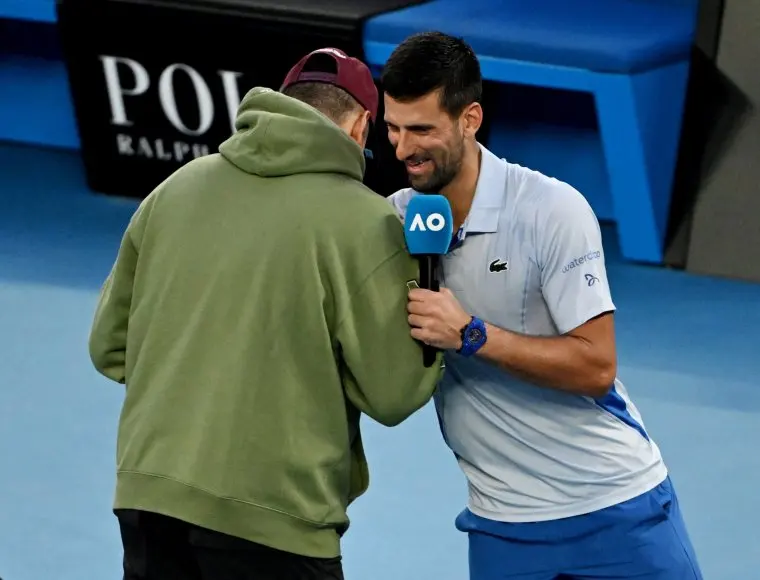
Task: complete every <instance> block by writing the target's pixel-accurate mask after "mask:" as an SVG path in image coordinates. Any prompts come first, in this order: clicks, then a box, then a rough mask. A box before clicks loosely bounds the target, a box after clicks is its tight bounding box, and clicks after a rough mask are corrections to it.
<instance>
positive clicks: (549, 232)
mask: <svg viewBox="0 0 760 580" xmlns="http://www.w3.org/2000/svg"><path fill="white" fill-rule="evenodd" d="M553 193H554V195H553V196H552V198H551V199H546V200H545V201H546V204H545V205H544V210H545V211H543V212H541V213H542V215H541V216H540V217H539V219H538V220H537V222H536V226H537V228H538V229H537V231H536V239H537V244H538V260H539V267H540V269H541V290H542V293H543V296H544V300H545V301H546V304H547V306H548V308H549V312H550V313H551V316H552V319H553V320H554V324H555V326H556V327H557V330H558V331H559V332H560V334H566V333H568V332H570V331H571V330H573V329H575V328H577V327H579V326H581V325H582V324H584V323H585V322H588V321H589V320H591V319H592V318H594V317H595V316H598V315H600V314H603V313H605V312H611V311H614V310H615V305H614V304H613V302H612V297H611V295H610V287H609V283H608V281H607V270H606V268H605V265H604V249H603V248H602V234H601V231H600V230H599V222H598V221H597V219H596V216H595V215H594V212H593V210H592V209H591V206H589V204H588V202H587V201H586V199H585V198H584V197H583V196H582V195H581V194H580V193H578V192H577V191H575V190H574V189H572V188H570V187H567V188H562V189H561V190H559V191H555V192H553ZM547 197H548V196H547Z"/></svg>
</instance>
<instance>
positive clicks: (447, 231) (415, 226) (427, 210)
mask: <svg viewBox="0 0 760 580" xmlns="http://www.w3.org/2000/svg"><path fill="white" fill-rule="evenodd" d="M453 234H454V219H453V218H452V216H451V206H450V205H449V200H447V199H446V198H445V197H444V196H442V195H424V194H421V195H416V196H414V197H413V198H412V199H411V200H410V201H409V205H408V206H407V208H406V216H405V217H404V236H405V237H406V247H407V249H408V250H409V253H410V254H411V255H412V256H416V257H417V259H418V260H419V262H420V287H421V288H424V289H426V290H432V291H434V292H438V291H439V290H440V284H439V281H438V275H437V270H438V263H439V261H440V257H441V256H443V255H445V254H446V252H448V250H449V246H450V245H451V237H452V235H453ZM422 360H423V363H424V365H425V366H426V367H430V366H432V365H433V363H434V362H435V348H433V347H432V346H429V345H427V344H423V345H422Z"/></svg>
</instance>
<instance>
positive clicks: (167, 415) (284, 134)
mask: <svg viewBox="0 0 760 580" xmlns="http://www.w3.org/2000/svg"><path fill="white" fill-rule="evenodd" d="M377 103H378V94H377V89H376V88H375V85H374V83H373V81H372V77H371V75H370V72H369V70H368V69H367V67H366V66H365V65H364V64H363V63H361V62H360V61H358V60H356V59H353V58H349V57H347V56H346V55H345V54H344V53H342V52H340V51H338V50H334V49H322V50H320V51H316V52H315V53H311V54H309V55H307V56H306V57H304V58H303V59H302V60H301V61H300V62H299V63H298V64H297V65H296V66H295V67H294V68H293V69H292V70H291V72H290V73H289V75H288V76H287V78H286V80H285V84H284V85H283V87H282V89H281V92H275V91H272V90H269V89H261V88H258V89H253V90H252V91H250V92H249V93H248V94H247V95H246V96H245V98H244V99H243V101H242V103H241V105H240V108H239V111H238V117H237V122H236V132H235V134H234V135H233V136H232V137H230V138H229V139H228V140H227V141H225V142H224V143H223V144H222V145H221V146H220V148H219V153H218V154H214V155H209V156H206V157H203V158H200V159H197V160H195V161H192V162H191V163H188V164H187V165H185V166H183V167H182V168H181V169H179V170H178V171H177V172H175V173H174V174H173V175H172V176H170V177H169V178H168V179H167V180H166V181H165V182H163V183H162V184H160V185H159V186H158V187H157V188H156V189H155V190H154V191H153V192H152V193H151V194H150V195H149V196H148V197H147V198H146V199H145V200H144V201H143V203H141V205H140V207H139V208H138V210H137V211H136V213H135V214H134V216H133V218H132V220H131V222H130V224H129V226H128V228H127V231H126V233H125V235H124V237H123V240H122V243H121V246H120V249H119V252H118V257H117V259H116V262H115V264H114V266H113V268H112V270H111V272H110V274H109V276H108V278H107V280H106V282H105V284H104V287H103V289H102V293H101V296H100V301H99V304H98V307H97V310H96V314H95V320H94V323H93V327H92V331H91V336H90V342H89V347H90V356H91V358H92V361H93V364H94V365H95V367H96V368H97V370H98V371H99V372H101V373H102V374H103V375H105V376H106V377H108V378H110V379H112V380H114V381H116V382H118V383H123V384H125V385H126V397H125V401H124V406H123V409H122V414H121V419H120V422H119V431H118V445H117V486H116V497H115V504H114V508H115V512H116V514H117V516H118V518H119V524H120V529H121V534H122V541H123V545H124V577H125V580H148V579H150V580H168V579H172V580H173V579H178V580H186V579H187V580H195V579H213V580H227V579H235V580H243V579H249V578H250V579H253V578H256V579H258V580H266V579H282V580H312V579H313V580H318V579H327V578H342V567H341V560H340V538H341V536H342V535H343V533H344V532H345V531H346V529H347V528H348V525H349V521H348V517H347V515H346V510H347V506H348V505H349V504H350V503H351V502H352V501H353V500H355V499H356V498H357V497H359V496H360V495H361V494H362V493H364V492H365V491H366V489H367V486H368V468H367V463H366V460H365V456H364V452H363V448H362V440H361V434H360V430H359V418H360V415H361V413H365V414H367V415H369V416H370V417H371V418H373V419H375V420H376V421H378V422H380V423H382V424H384V425H396V424H398V423H400V422H401V421H403V420H405V419H406V418H407V417H409V416H410V415H411V414H412V413H414V412H415V411H417V410H418V409H420V408H421V407H422V406H423V405H425V403H427V402H428V400H429V399H430V398H431V396H432V393H433V390H434V388H435V385H436V383H437V381H438V379H439V377H440V374H441V369H440V366H441V365H440V360H439V363H438V364H436V365H434V366H433V367H432V368H425V367H424V366H423V364H422V350H421V347H420V346H419V344H418V343H416V342H415V341H414V340H413V339H412V338H411V337H410V334H409V326H408V323H407V313H406V303H407V292H408V290H407V284H406V283H407V282H408V281H410V280H413V279H416V278H417V275H418V268H417V264H416V262H415V261H414V260H413V259H412V258H411V257H410V256H409V255H408V254H407V252H406V249H405V242H404V234H403V228H402V225H401V223H400V222H399V220H398V218H397V217H396V214H395V212H394V211H393V209H392V208H391V206H390V205H389V204H388V203H387V201H386V200H385V199H383V198H382V197H381V196H379V195H377V194H375V193H373V192H372V191H370V190H368V189H367V188H365V187H364V186H363V185H362V177H363V173H364V169H365V160H364V154H363V148H364V146H365V143H366V139H367V130H368V124H369V123H370V121H374V120H375V115H376V113H377Z"/></svg>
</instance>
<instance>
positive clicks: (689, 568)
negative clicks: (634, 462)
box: [456, 478, 702, 580]
mask: <svg viewBox="0 0 760 580" xmlns="http://www.w3.org/2000/svg"><path fill="white" fill-rule="evenodd" d="M456 526H457V529H459V530H461V531H463V532H468V533H469V541H470V580H507V579H511V578H514V579H518V578H519V580H591V579H594V580H602V579H604V580H613V579H615V580H617V579H624V578H626V579H627V578H637V579H638V580H702V573H701V572H700V570H699V565H698V564H697V558H696V556H695V554H694V548H693V547H692V545H691V541H690V540H689V536H688V534H687V532H686V526H685V525H684V521H683V518H682V516H681V511H680V510H679V509H678V499H677V498H676V494H675V491H674V490H673V487H672V484H671V482H670V478H667V479H666V480H665V481H663V483H661V484H660V485H659V486H657V487H656V488H654V489H653V490H651V491H649V492H647V493H645V494H643V495H640V496H638V497H636V498H634V499H632V500H630V501H626V502H623V503H620V504H618V505H615V506H612V507H609V508H606V509H603V510H599V511H597V512H593V513H590V514H585V515H582V516H576V517H571V518H565V519H561V520H554V521H547V522H536V523H516V524H510V523H502V522H495V521H492V520H487V519H483V518H481V517H478V516H476V515H474V514H473V513H472V512H470V511H469V510H465V511H463V512H462V513H461V514H459V517H458V518H457V521H456Z"/></svg>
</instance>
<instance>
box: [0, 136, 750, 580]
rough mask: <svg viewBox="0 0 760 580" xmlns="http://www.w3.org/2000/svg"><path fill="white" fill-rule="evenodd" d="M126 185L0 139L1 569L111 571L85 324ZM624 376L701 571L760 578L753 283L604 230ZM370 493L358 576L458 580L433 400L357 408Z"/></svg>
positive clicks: (459, 546) (109, 459)
mask: <svg viewBox="0 0 760 580" xmlns="http://www.w3.org/2000/svg"><path fill="white" fill-rule="evenodd" d="M134 208H135V201H134V200H122V199H116V198H110V197H103V196H96V195H94V194H92V193H90V192H89V191H88V190H87V188H86V186H85V184H84V176H83V170H82V168H81V164H80V161H79V158H78V156H77V155H75V154H69V153H60V152H54V151H42V150H36V149H32V148H23V147H13V146H7V145H4V146H0V352H2V355H0V577H2V578H3V579H4V580H51V579H55V580H109V579H114V580H116V579H119V578H120V577H121V573H120V560H121V552H120V542H119V537H118V531H117V526H116V521H115V519H114V517H113V516H112V514H111V512H110V506H111V498H112V491H113V485H114V445H115V429H116V422H117V418H118V413H119V407H120V402H121V392H120V388H119V387H118V386H117V385H115V384H111V383H109V382H107V381H106V380H105V379H103V378H100V377H99V375H97V374H96V373H95V371H94V370H92V368H91V367H90V363H89V359H88V355H87V335H88V330H89V324H90V322H91V316H92V312H93V308H94V305H95V300H96V297H97V292H98V289H99V285H100V283H101V282H102V280H103V278H104V277H105V275H106V274H107V271H108V268H109V267H110V264H111V261H112V259H113V257H114V256H115V252H116V249H117V246H118V243H119V240H120V237H121V234H122V231H123V228H124V227H125V226H126V223H127V221H128V219H129V217H130V215H131V213H132V211H133V210H134ZM607 234H608V236H607V251H608V255H609V264H608V267H609V273H610V280H611V284H612V289H613V295H614V298H615V301H616V304H617V307H618V315H617V333H618V343H619V352H620V374H621V376H622V379H623V381H624V382H625V383H626V385H627V386H628V389H629V391H630V392H631V394H632V396H633V397H634V399H635V400H636V402H637V404H638V406H639V407H640V409H641V411H642V413H643V414H644V418H645V420H646V423H647V427H648V429H649V430H650V431H651V433H652V434H653V436H654V437H655V438H656V439H657V441H658V442H659V445H660V447H661V449H662V451H663V453H664V455H665V458H666V461H667V462H668V464H669V466H670V469H671V474H672V476H673V479H674V481H675V484H676V485H677V487H678V489H679V492H680V501H681V505H682V508H683V510H684V512H685V515H686V518H687V523H688V525H689V526H690V531H691V534H692V539H693V541H694V544H695V546H696V549H697V551H698V554H699V557H700V560H701V563H702V567H703V571H704V573H705V577H706V578H708V579H710V580H751V579H752V578H757V569H758V557H757V549H758V546H760V526H758V525H757V522H758V519H759V518H760V496H758V494H757V489H758V488H760V453H758V452H757V450H756V446H757V444H758V443H760V390H758V376H760V356H758V344H760V330H758V329H759V328H760V285H753V284H749V283H741V282H733V281H727V280H717V279H710V278H705V277H697V276H694V275H689V274H685V273H683V272H677V271H670V270H666V269H659V268H649V267H640V266H634V265H629V264H624V263H622V261H620V260H619V259H618V258H617V257H616V250H615V243H614V232H613V231H608V232H607ZM364 429H365V443H366V447H367V452H368V456H369V460H370V464H371V470H372V483H371V485H370V491H369V493H368V494H367V495H366V496H365V497H363V498H362V499H360V500H359V501H358V502H357V503H356V505H355V506H354V507H353V508H352V509H351V512H350V514H351V516H352V519H353V527H352V529H351V530H350V531H349V533H348V535H347V537H346V540H345V562H346V576H347V578H349V579H351V580H355V579H359V580H389V579H392V580H418V579H421V578H431V579H432V578H435V579H436V580H463V579H465V578H466V577H467V561H466V559H467V549H466V538H465V537H464V536H463V535H462V534H460V533H459V532H457V531H455V530H454V527H453V521H454V517H455V516H456V514H457V513H458V512H459V510H460V509H461V508H462V506H463V502H464V501H465V498H466V489H465V483H464V479H463V476H462V475H460V473H459V470H458V468H457V467H456V465H455V463H454V460H453V458H452V457H451V456H450V455H449V453H448V452H447V450H446V449H445V448H444V446H443V443H442V441H441V439H440V435H439V431H438V426H437V423H436V420H435V418H434V415H433V412H432V409H431V408H430V407H428V408H426V409H424V410H423V411H422V412H420V413H419V414H417V415H416V416H414V417H413V418H412V419H411V420H409V421H408V422H407V423H405V424H403V425H402V426H401V427H398V428H395V429H386V428H382V427H379V426H377V425H375V424H372V423H371V422H370V421H366V422H365V423H364Z"/></svg>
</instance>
